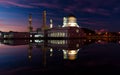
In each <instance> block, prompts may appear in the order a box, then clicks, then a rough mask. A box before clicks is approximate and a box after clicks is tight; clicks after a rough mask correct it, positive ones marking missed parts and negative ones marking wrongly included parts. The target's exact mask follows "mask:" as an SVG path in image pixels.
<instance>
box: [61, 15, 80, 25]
mask: <svg viewBox="0 0 120 75" xmlns="http://www.w3.org/2000/svg"><path fill="white" fill-rule="evenodd" d="M62 27H79V25H78V24H77V19H76V17H75V16H74V15H69V16H68V18H66V17H64V18H63V26H62Z"/></svg>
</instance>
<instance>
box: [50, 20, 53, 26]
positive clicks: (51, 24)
mask: <svg viewBox="0 0 120 75" xmlns="http://www.w3.org/2000/svg"><path fill="white" fill-rule="evenodd" d="M52 22H53V21H52V19H50V28H53V23H52Z"/></svg>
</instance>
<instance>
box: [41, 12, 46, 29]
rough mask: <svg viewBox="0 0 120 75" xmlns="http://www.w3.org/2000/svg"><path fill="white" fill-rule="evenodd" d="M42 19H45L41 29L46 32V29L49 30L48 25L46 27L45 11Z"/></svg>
mask: <svg viewBox="0 0 120 75" xmlns="http://www.w3.org/2000/svg"><path fill="white" fill-rule="evenodd" d="M42 19H43V24H42V26H41V29H42V31H44V30H45V29H47V25H46V11H43V15H42Z"/></svg>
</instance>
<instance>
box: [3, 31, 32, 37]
mask: <svg viewBox="0 0 120 75" xmlns="http://www.w3.org/2000/svg"><path fill="white" fill-rule="evenodd" d="M29 37H30V33H28V32H12V31H10V32H4V33H3V38H4V39H16V38H17V39H22V38H29Z"/></svg>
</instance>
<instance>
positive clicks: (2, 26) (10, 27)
mask: <svg viewBox="0 0 120 75" xmlns="http://www.w3.org/2000/svg"><path fill="white" fill-rule="evenodd" d="M0 31H4V32H9V31H18V32H25V31H27V27H25V26H21V25H20V26H16V25H6V24H0Z"/></svg>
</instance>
